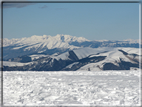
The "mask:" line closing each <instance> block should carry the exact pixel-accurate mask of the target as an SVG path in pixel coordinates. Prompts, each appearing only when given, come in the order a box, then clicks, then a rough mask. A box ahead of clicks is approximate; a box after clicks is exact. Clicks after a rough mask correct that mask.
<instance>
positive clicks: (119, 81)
mask: <svg viewBox="0 0 142 107" xmlns="http://www.w3.org/2000/svg"><path fill="white" fill-rule="evenodd" d="M139 78H140V75H139V71H97V72H95V71H94V72H92V71H91V72H90V71H89V72H88V71H86V72H85V71H68V72H66V71H61V72H31V71H29V72H20V71H14V72H13V71H12V72H4V76H3V80H4V82H3V85H4V86H3V89H4V92H3V99H4V106H9V105H10V106H20V105H22V106H23V105H24V106H30V105H33V106H38V105H40V106H42V105H55V106H56V105H83V106H84V105H92V106H93V105H95V106H96V105H103V106H112V105H113V106H119V105H122V106H136V105H140V101H139V100H140V95H141V94H140V89H139Z"/></svg>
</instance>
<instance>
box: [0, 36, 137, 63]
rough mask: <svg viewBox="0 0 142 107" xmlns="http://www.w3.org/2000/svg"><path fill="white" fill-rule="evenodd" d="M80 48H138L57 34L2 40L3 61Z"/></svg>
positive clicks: (128, 44) (120, 42)
mask: <svg viewBox="0 0 142 107" xmlns="http://www.w3.org/2000/svg"><path fill="white" fill-rule="evenodd" d="M81 47H91V48H99V47H133V48H139V43H137V42H136V41H134V42H132V40H127V41H126V40H125V41H109V40H103V41H97V40H94V41H90V40H88V39H86V38H84V37H75V36H70V35H63V34H57V35H56V36H50V35H43V36H37V35H33V36H31V37H24V38H20V39H19V38H16V39H15V38H13V39H7V38H4V39H3V59H4V60H7V59H9V58H16V57H19V56H22V55H29V54H33V53H44V54H48V55H52V54H55V53H60V54H61V53H64V52H67V51H69V50H73V49H79V48H81Z"/></svg>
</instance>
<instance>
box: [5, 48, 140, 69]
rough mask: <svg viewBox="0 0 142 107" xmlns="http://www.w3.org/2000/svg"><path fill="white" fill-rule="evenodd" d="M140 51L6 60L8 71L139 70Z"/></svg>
mask: <svg viewBox="0 0 142 107" xmlns="http://www.w3.org/2000/svg"><path fill="white" fill-rule="evenodd" d="M139 56H140V52H139V49H138V48H110V47H104V48H90V47H85V48H78V49H74V50H70V51H67V52H64V53H62V54H54V55H43V54H35V55H26V56H22V57H18V58H13V59H9V60H8V61H4V62H3V63H4V70H10V71H13V70H22V71H30V70H31V71H63V70H65V71H76V70H89V71H90V70H91V71H96V70H130V69H139Z"/></svg>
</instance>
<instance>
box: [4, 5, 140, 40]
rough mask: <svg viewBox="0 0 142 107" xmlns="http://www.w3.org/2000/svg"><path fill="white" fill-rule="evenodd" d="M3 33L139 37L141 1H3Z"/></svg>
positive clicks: (92, 37) (106, 37)
mask: <svg viewBox="0 0 142 107" xmlns="http://www.w3.org/2000/svg"><path fill="white" fill-rule="evenodd" d="M3 7H4V8H3V37H4V38H9V39H11V38H22V37H30V36H32V35H44V34H45V35H51V36H55V35H57V34H68V35H72V36H77V37H81V36H82V37H85V38H87V39H89V40H102V39H107V40H125V39H130V38H131V39H139V3H34V4H28V3H21V4H17V3H11V4H8V3H4V5H3Z"/></svg>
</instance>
